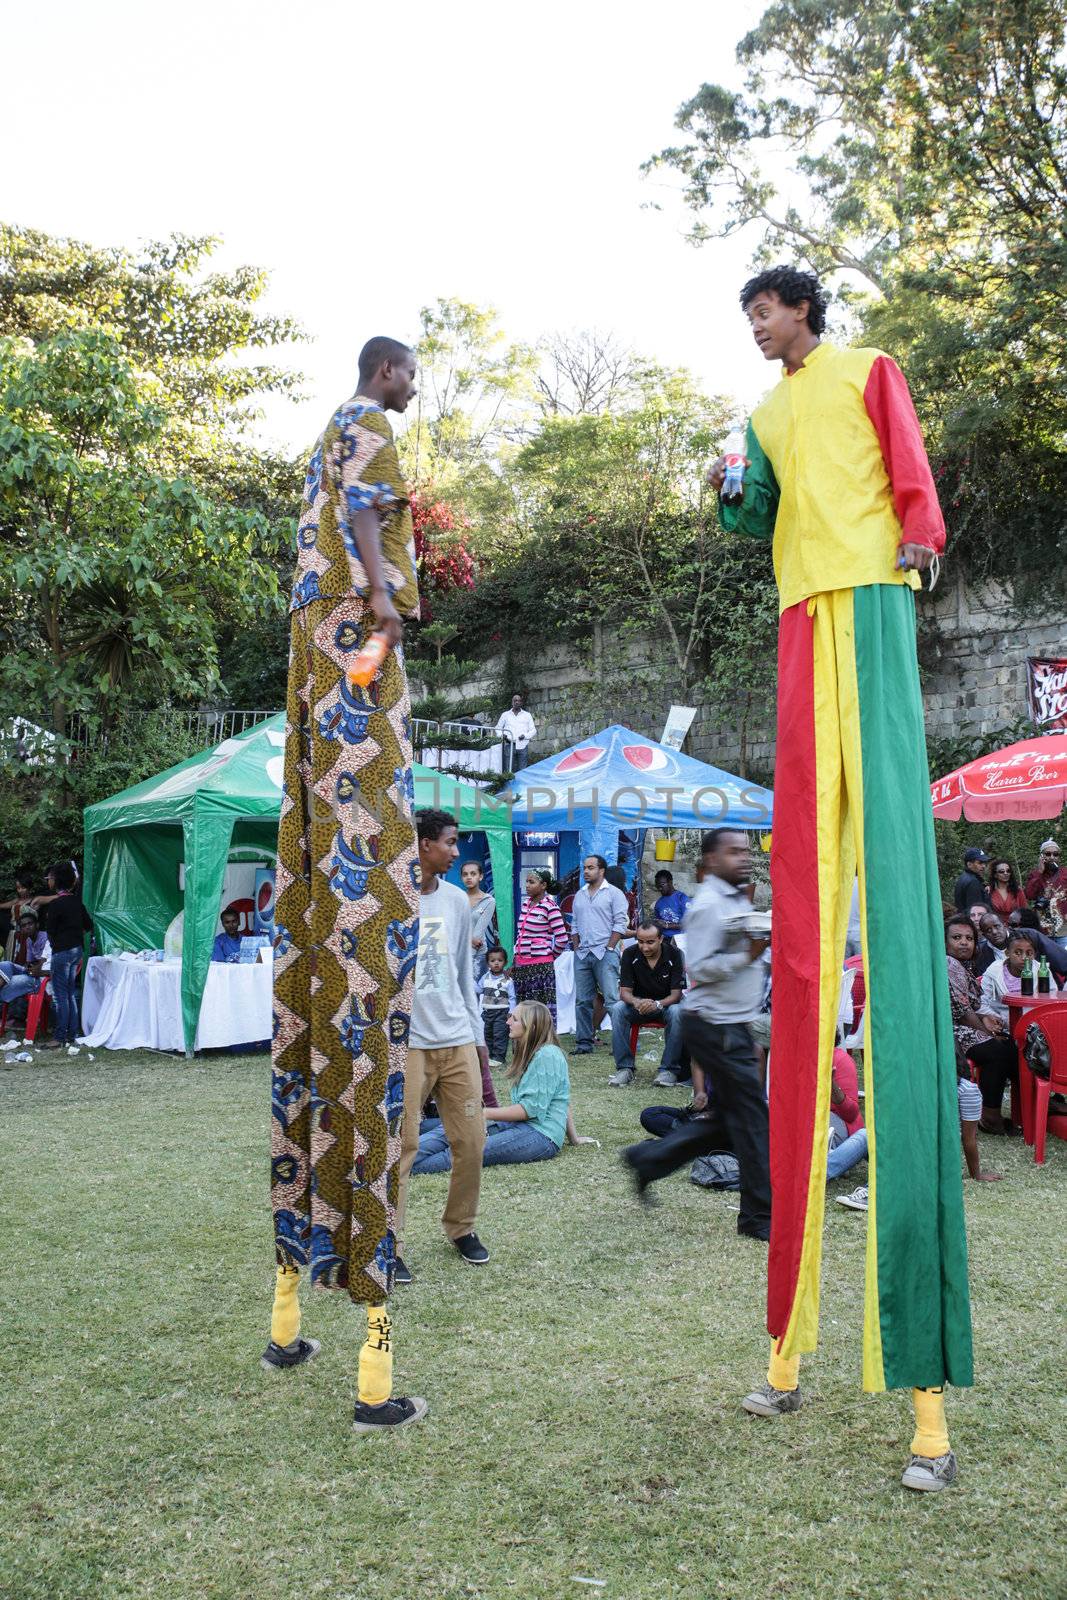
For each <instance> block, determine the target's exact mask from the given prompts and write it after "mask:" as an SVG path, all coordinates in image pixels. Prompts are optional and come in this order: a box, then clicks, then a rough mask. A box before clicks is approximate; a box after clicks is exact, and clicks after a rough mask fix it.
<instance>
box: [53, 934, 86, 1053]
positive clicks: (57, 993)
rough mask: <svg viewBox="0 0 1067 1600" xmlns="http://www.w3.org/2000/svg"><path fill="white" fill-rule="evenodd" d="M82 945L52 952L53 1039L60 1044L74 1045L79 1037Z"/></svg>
mask: <svg viewBox="0 0 1067 1600" xmlns="http://www.w3.org/2000/svg"><path fill="white" fill-rule="evenodd" d="M81 958H82V951H81V945H77V944H76V945H75V946H74V948H73V949H72V950H54V951H53V952H52V1005H53V1009H54V1013H55V1015H54V1018H53V1022H52V1037H53V1038H54V1039H58V1040H59V1042H60V1044H73V1043H74V1041H75V1039H76V1038H77V1037H78V997H77V980H78V967H79V964H80V962H81Z"/></svg>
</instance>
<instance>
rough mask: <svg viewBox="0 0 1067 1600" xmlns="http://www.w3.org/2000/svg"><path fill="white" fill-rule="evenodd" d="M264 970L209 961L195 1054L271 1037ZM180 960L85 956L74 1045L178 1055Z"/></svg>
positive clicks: (268, 974) (267, 970)
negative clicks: (79, 1032) (79, 1020)
mask: <svg viewBox="0 0 1067 1600" xmlns="http://www.w3.org/2000/svg"><path fill="white" fill-rule="evenodd" d="M273 977H274V968H273V965H272V964H271V963H269V962H268V963H265V964H264V963H261V962H250V963H248V964H247V965H244V966H242V965H240V964H239V963H233V962H221V961H213V962H212V963H211V965H210V967H209V968H208V978H207V984H206V986H205V988H204V998H203V1001H202V1002H201V1006H200V1022H199V1025H198V1027H197V1030H196V1049H197V1050H217V1049H219V1048H221V1047H222V1046H223V1045H230V1044H254V1043H256V1042H258V1041H259V1040H261V1039H269V1038H270V1036H271V986H272V980H273ZM181 985H182V967H181V962H180V961H124V960H123V959H122V957H121V956H91V957H90V958H89V962H88V964H87V966H86V968H85V986H84V992H83V995H82V1027H83V1029H84V1030H85V1032H84V1037H83V1038H82V1039H81V1040H80V1041H79V1043H81V1044H86V1045H89V1046H90V1047H91V1048H92V1047H96V1048H98V1049H101V1050H184V1049H185V1040H184V1037H183V1035H182V995H181Z"/></svg>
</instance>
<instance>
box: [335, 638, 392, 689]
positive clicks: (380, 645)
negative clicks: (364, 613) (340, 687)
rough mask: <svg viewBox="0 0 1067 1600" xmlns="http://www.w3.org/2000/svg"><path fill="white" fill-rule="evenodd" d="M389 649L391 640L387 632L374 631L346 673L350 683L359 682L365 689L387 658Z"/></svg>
mask: <svg viewBox="0 0 1067 1600" xmlns="http://www.w3.org/2000/svg"><path fill="white" fill-rule="evenodd" d="M388 651H389V641H388V639H387V638H386V637H385V634H384V633H372V634H371V636H370V638H369V639H368V640H367V642H366V644H365V645H364V646H363V649H362V650H361V651H360V652H359V654H358V655H357V656H356V658H355V660H354V661H353V662H352V664H351V666H350V667H349V668H348V669H347V671H346V673H345V677H346V678H347V679H348V681H349V683H358V684H359V686H360V688H361V689H365V688H366V687H367V684H368V683H370V681H371V679H372V678H373V677H374V676H375V674H376V673H377V671H378V669H379V667H380V666H381V664H382V662H383V661H384V660H385V658H386V655H387V654H388Z"/></svg>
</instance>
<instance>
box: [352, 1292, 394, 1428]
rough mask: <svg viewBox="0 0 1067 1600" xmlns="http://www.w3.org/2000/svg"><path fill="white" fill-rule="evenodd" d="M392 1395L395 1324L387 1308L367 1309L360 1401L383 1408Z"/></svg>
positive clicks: (360, 1374) (361, 1360) (361, 1364)
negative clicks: (390, 1318)
mask: <svg viewBox="0 0 1067 1600" xmlns="http://www.w3.org/2000/svg"><path fill="white" fill-rule="evenodd" d="M392 1392H393V1324H392V1323H391V1321H390V1320H389V1314H388V1312H387V1311H386V1309H385V1307H384V1306H368V1307H367V1339H366V1343H365V1344H364V1345H363V1348H362V1349H361V1350H360V1352H359V1398H360V1399H361V1400H362V1402H363V1404H364V1405H367V1406H380V1405H384V1404H385V1402H386V1400H388V1398H389V1396H390V1395H391V1394H392Z"/></svg>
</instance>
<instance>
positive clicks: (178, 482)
mask: <svg viewBox="0 0 1067 1600" xmlns="http://www.w3.org/2000/svg"><path fill="white" fill-rule="evenodd" d="M216 242H217V241H215V240H212V239H191V238H186V237H183V236H175V237H174V238H172V239H170V240H167V241H162V242H157V243H152V244H148V245H146V246H145V247H144V248H143V249H142V250H140V251H139V252H136V253H134V252H130V251H125V250H119V249H102V248H99V247H97V246H95V245H90V244H85V243H82V242H80V241H77V240H69V239H54V238H50V237H48V236H47V235H45V234H42V233H37V232H34V231H32V230H28V229H19V228H15V227H11V226H2V227H0V699H2V704H3V706H4V708H5V712H7V713H8V714H10V711H13V710H17V711H18V712H20V713H21V714H22V715H24V716H26V717H28V718H30V719H31V720H32V721H34V722H37V723H40V724H42V725H44V726H46V727H47V728H49V729H51V730H52V732H53V733H54V734H55V736H56V742H55V744H54V745H53V746H52V747H51V748H52V758H51V759H49V760H47V761H43V762H41V763H40V764H38V765H34V766H29V767H26V768H23V769H21V770H13V769H10V768H9V769H8V770H7V771H6V772H5V774H4V787H5V796H4V798H5V801H6V804H5V816H10V817H12V818H13V819H14V820H13V821H12V823H11V825H10V826H9V827H8V829H7V833H6V837H5V838H4V839H3V841H2V845H0V848H2V849H3V851H4V853H5V854H6V855H7V856H8V857H9V859H13V858H15V857H17V856H18V855H20V854H23V853H25V851H26V850H27V849H29V850H30V859H36V860H41V859H44V858H51V857H54V856H56V855H57V854H71V853H77V851H78V850H79V849H80V834H81V807H82V806H83V805H84V804H87V803H89V802H90V801H93V800H98V799H100V798H102V797H103V796H104V795H105V794H107V793H110V792H112V791H114V790H115V789H119V788H122V787H125V786H126V785H127V784H128V783H131V782H134V781H136V780H137V779H138V778H140V777H142V776H147V775H148V773H149V772H151V771H157V770H159V769H160V768H161V767H165V766H168V765H170V764H171V763H172V762H173V761H175V760H178V759H180V758H181V756H182V755H184V754H186V753H191V751H186V750H185V749H184V747H183V746H182V741H181V739H177V740H176V739H175V738H174V737H173V736H172V734H171V732H170V724H168V723H167V722H166V721H161V722H158V723H157V721H156V720H154V712H155V709H156V708H158V707H160V706H166V705H170V704H176V703H177V704H180V703H182V702H185V703H186V704H188V703H190V702H192V703H197V702H199V701H202V700H205V699H207V700H211V699H213V698H215V699H229V700H231V701H232V699H234V698H237V697H240V698H241V699H243V700H245V701H246V703H251V704H252V705H258V706H263V705H267V706H275V705H279V704H281V703H282V694H283V686H284V675H285V660H286V656H287V644H286V639H285V616H284V605H283V600H282V595H283V591H284V588H285V587H286V586H287V584H288V579H289V572H290V570H291V566H292V546H293V530H294V513H295V510H296V506H297V503H298V499H299V486H300V481H301V470H300V468H299V467H298V466H296V465H294V464H293V463H292V462H288V461H285V460H284V459H282V458H280V457H278V456H277V455H274V454H271V453H269V452H264V451H260V450H257V449H255V448H254V447H253V445H252V444H251V443H250V441H249V437H248V430H249V428H250V426H251V425H252V423H253V422H254V421H255V420H256V417H257V415H258V409H257V408H258V400H259V397H260V396H261V395H263V394H267V393H275V394H277V393H286V392H289V391H290V390H291V389H292V388H293V387H294V385H295V384H297V383H298V382H299V379H298V378H297V377H296V376H295V375H294V374H292V373H291V372H288V371H286V370H283V369H282V368H280V367H278V366H276V365H273V364H272V363H271V362H269V361H268V360H265V359H264V353H265V352H267V351H269V350H270V349H271V348H273V347H275V346H277V345H279V344H281V343H285V342H289V341H291V340H293V339H296V338H299V337H301V335H300V331H299V329H298V328H297V327H296V325H295V324H294V323H292V322H290V321H289V320H288V319H285V318H277V317H272V316H269V315H266V314H265V313H263V312H262V311H261V309H260V308H259V305H258V301H259V300H260V297H261V295H262V293H263V290H264V288H265V287H266V278H265V275H264V274H263V273H261V272H258V271H256V270H255V269H252V268H247V267H242V268H238V269H236V270H235V271H233V272H230V273H219V272H212V271H209V270H208V269H207V266H206V263H207V261H208V258H209V257H210V255H211V253H212V251H213V249H214V247H215V244H216ZM31 847H32V848H31Z"/></svg>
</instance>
